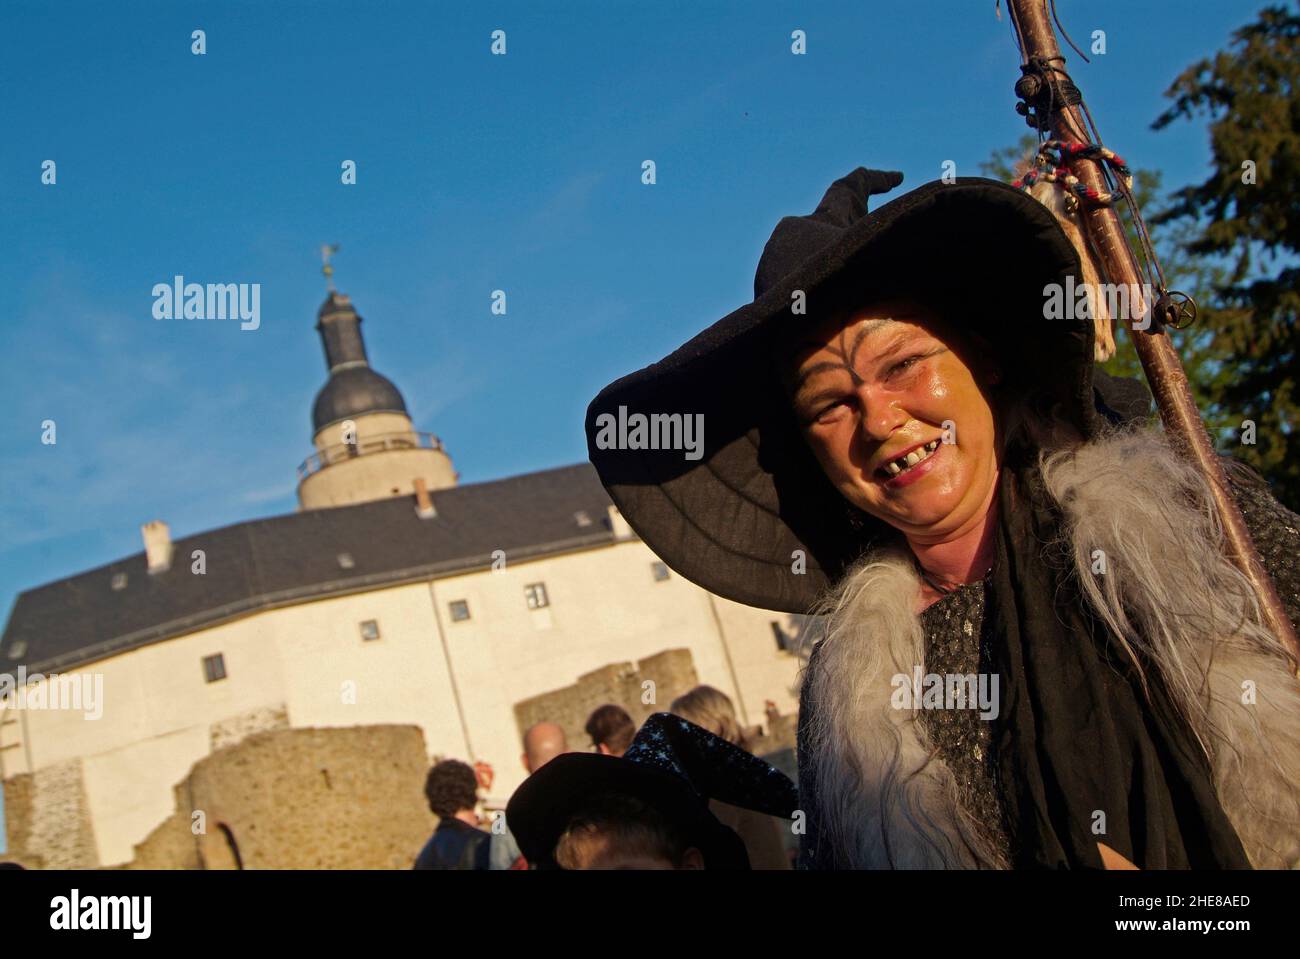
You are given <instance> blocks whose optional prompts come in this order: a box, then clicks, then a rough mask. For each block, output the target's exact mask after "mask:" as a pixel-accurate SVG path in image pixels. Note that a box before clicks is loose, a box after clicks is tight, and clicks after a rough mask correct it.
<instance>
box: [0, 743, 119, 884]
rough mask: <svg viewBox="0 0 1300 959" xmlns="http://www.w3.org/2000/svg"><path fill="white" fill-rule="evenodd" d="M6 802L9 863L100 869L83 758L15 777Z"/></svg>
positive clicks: (6, 785)
mask: <svg viewBox="0 0 1300 959" xmlns="http://www.w3.org/2000/svg"><path fill="white" fill-rule="evenodd" d="M4 800H5V839H6V846H5V848H6V852H5V853H4V854H3V858H4V859H5V860H6V861H9V862H19V863H22V864H23V865H24V866H27V867H28V868H29V869H89V868H93V867H94V866H97V865H99V856H98V853H97V852H96V850H95V834H94V830H93V828H92V826H91V823H90V811H89V809H88V808H87V804H86V791H85V787H84V784H83V782H82V773H81V760H80V759H69V760H66V761H64V762H61V763H56V764H54V765H52V766H47V767H45V768H44V769H38V770H36V772H34V773H22V774H20V775H17V776H11V777H10V778H9V779H6V780H5V781H4Z"/></svg>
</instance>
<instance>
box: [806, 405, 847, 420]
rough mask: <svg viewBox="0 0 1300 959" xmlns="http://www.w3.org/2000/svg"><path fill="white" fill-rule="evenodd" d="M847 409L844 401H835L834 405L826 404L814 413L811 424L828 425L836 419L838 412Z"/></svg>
mask: <svg viewBox="0 0 1300 959" xmlns="http://www.w3.org/2000/svg"><path fill="white" fill-rule="evenodd" d="M847 407H848V403H846V402H845V401H844V400H836V401H835V402H834V403H828V404H827V405H826V406H823V407H822V408H821V409H820V410H818V411H817V412H816V413H814V414H813V422H815V423H829V422H831V421H832V420H834V419H836V418H837V417H838V416H839V414H840V412H841V411H842V410H844V409H846V408H847Z"/></svg>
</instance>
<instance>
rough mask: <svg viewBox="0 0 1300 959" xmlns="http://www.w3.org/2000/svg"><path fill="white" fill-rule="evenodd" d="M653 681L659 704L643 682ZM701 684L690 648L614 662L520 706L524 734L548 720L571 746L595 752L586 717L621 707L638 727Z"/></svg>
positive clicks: (517, 706)
mask: <svg viewBox="0 0 1300 959" xmlns="http://www.w3.org/2000/svg"><path fill="white" fill-rule="evenodd" d="M646 681H650V682H652V683H654V687H653V695H654V701H653V702H650V703H644V702H642V699H643V698H644V697H646V696H648V695H649V693H646V692H645V687H643V683H645V682H646ZM697 685H699V679H698V677H697V675H696V672H695V663H694V660H693V659H692V658H691V651H690V650H689V649H668V650H664V651H663V652H662V653H656V654H655V655H653V656H647V657H646V658H645V659H642V660H640V661H638V662H636V663H610V664H608V665H606V666H602V667H601V668H600V669H597V670H593V671H592V672H590V673H585V674H584V675H582V676H579V677H578V681H577V682H576V683H574V684H573V685H572V686H566V687H564V688H563V689H555V690H552V691H551V692H549V693H542V694H541V695H540V696H533V697H531V698H529V699H525V700H523V701H522V702H519V703H516V704H515V719H516V721H517V722H518V724H519V733H520V736H521V737H522V736H523V733H524V731H525V730H526V729H528V727H530V726H532V725H533V724H534V723H539V722H542V721H544V720H545V721H548V722H553V723H559V724H560V726H562V727H563V728H564V733H565V736H566V737H567V738H568V741H569V748H570V749H572V750H574V751H577V752H581V751H583V750H586V749H590V748H591V740H590V739H589V738H588V737H587V733H586V731H585V730H584V728H583V727H584V726H586V724H587V717H588V716H590V715H591V714H592V712H593V711H594V710H595V709H596V708H597V707H598V706H603V705H605V704H606V703H615V704H617V705H619V706H622V707H623V708H624V709H626V710H627V711H628V713H629V714H631V716H632V719H633V720H634V721H635V722H636V724H637V725H638V726H639V725H640V724H641V723H642V722H643V721H644V720H645V718H646V717H647V716H649V715H650V714H651V713H657V712H665V711H667V709H668V704H669V703H671V702H672V701H673V700H674V699H676V698H677V697H678V696H680V695H682V694H683V693H685V692H688V691H689V690H691V689H693V688H695V687H696V686H697Z"/></svg>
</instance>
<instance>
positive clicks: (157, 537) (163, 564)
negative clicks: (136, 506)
mask: <svg viewBox="0 0 1300 959" xmlns="http://www.w3.org/2000/svg"><path fill="white" fill-rule="evenodd" d="M140 534H141V535H142V536H143V537H144V557H145V562H146V563H147V564H148V566H149V572H150V573H164V572H166V571H167V570H168V569H170V568H171V565H172V535H171V531H170V530H169V529H168V528H167V524H166V523H164V522H163V521H162V520H160V519H156V520H153V521H151V522H148V523H145V524H144V525H143V526H141V527H140Z"/></svg>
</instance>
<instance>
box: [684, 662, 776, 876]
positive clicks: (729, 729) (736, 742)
mask: <svg viewBox="0 0 1300 959" xmlns="http://www.w3.org/2000/svg"><path fill="white" fill-rule="evenodd" d="M668 711H669V712H671V713H672V714H673V715H675V716H680V717H682V719H685V720H687V721H688V722H692V723H694V724H695V725H697V726H699V727H701V728H703V729H707V730H708V731H709V732H711V733H713V735H715V736H717V737H718V738H719V739H725V740H726V741H727V742H729V743H731V744H732V745H733V746H739V747H740V748H741V749H743V750H745V752H748V753H752V752H753V749H752V748H751V745H750V741H749V737H747V736H746V735H745V730H744V728H743V727H742V726H741V724H740V720H739V719H737V718H736V707H735V705H734V704H733V703H732V701H731V697H730V696H728V695H727V694H726V693H724V692H723V691H722V690H720V689H718V688H716V687H714V686H703V685H701V686H696V687H695V688H694V689H692V690H691V691H690V692H688V693H683V694H682V695H681V696H678V697H677V698H676V699H674V700H673V701H672V705H670V706H669V707H668ZM709 809H710V810H711V811H712V813H713V815H715V816H717V817H718V819H719V820H720V821H722V822H723V823H725V824H726V825H727V826H729V827H730V828H731V829H732V830H734V831H735V833H736V834H737V835H738V836H740V839H741V841H742V842H743V843H744V844H745V849H746V850H748V852H749V861H750V862H751V863H752V864H753V867H754V868H755V869H789V868H790V867H791V865H792V863H791V862H790V858H789V853H788V852H787V849H786V842H785V836H786V829H785V826H784V825H783V824H782V823H781V822H779V821H778V820H777V819H775V818H774V817H772V816H766V815H764V814H763V813H761V812H755V811H754V810H752V809H741V808H739V807H737V806H732V805H729V804H728V803H724V802H719V801H718V800H716V799H714V800H710V802H709Z"/></svg>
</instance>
